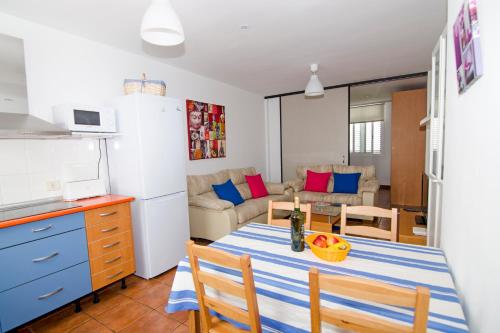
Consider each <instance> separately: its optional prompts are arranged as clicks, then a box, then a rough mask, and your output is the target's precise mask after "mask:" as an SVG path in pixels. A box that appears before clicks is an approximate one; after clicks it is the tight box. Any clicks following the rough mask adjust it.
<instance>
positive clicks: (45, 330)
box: [30, 307, 91, 333]
mask: <svg viewBox="0 0 500 333" xmlns="http://www.w3.org/2000/svg"><path fill="white" fill-rule="evenodd" d="M90 319H91V318H90V316H89V315H88V314H86V313H84V312H79V313H75V312H74V308H73V307H66V308H64V309H62V310H60V311H58V312H56V313H54V314H51V315H50V316H48V317H45V318H42V319H40V320H38V321H36V322H34V323H33V324H31V325H30V328H31V330H32V331H34V332H36V333H40V332H42V333H49V332H57V333H59V332H67V331H69V330H71V329H73V328H76V327H78V326H80V325H82V324H83V323H85V322H86V321H89V320H90Z"/></svg>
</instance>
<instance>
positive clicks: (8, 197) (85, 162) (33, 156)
mask: <svg viewBox="0 0 500 333" xmlns="http://www.w3.org/2000/svg"><path fill="white" fill-rule="evenodd" d="M100 144H101V148H102V149H101V154H102V155H101V157H102V158H101V162H100V178H102V179H104V180H105V182H107V166H106V155H105V154H106V150H105V145H104V142H101V143H100ZM0 157H1V159H0V160H1V162H0V205H7V204H13V203H18V202H23V201H29V200H38V199H45V198H50V197H57V196H61V195H62V188H63V185H64V182H67V181H77V180H86V179H95V178H97V164H98V161H99V140H96V139H81V140H0ZM54 182H55V183H54ZM49 183H52V184H58V185H59V186H58V188H56V189H54V188H51V186H50V184H49Z"/></svg>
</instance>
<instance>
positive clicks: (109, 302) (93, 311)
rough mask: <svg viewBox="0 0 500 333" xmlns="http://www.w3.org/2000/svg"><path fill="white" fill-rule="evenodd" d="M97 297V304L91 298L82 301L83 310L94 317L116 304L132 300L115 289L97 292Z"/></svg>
mask: <svg viewBox="0 0 500 333" xmlns="http://www.w3.org/2000/svg"><path fill="white" fill-rule="evenodd" d="M99 298H100V301H99V303H97V304H94V303H93V302H92V300H93V299H92V298H90V299H88V300H85V301H84V302H83V303H82V309H83V312H85V313H87V314H88V315H90V316H92V317H96V316H98V315H100V314H101V313H103V312H104V311H106V310H108V309H111V308H113V307H115V306H117V305H120V304H126V303H132V302H133V301H132V300H131V299H130V298H129V297H127V296H124V295H122V294H120V293H119V292H118V291H117V290H106V291H104V292H103V293H101V294H99Z"/></svg>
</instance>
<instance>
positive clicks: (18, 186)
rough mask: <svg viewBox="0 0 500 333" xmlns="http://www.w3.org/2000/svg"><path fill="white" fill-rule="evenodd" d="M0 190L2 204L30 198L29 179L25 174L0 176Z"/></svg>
mask: <svg viewBox="0 0 500 333" xmlns="http://www.w3.org/2000/svg"><path fill="white" fill-rule="evenodd" d="M0 190H1V191H2V198H3V204H4V205H9V204H13V203H16V202H23V201H28V200H30V199H31V193H30V181H29V177H28V176H27V175H8V176H0Z"/></svg>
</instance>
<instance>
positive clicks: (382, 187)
mask: <svg viewBox="0 0 500 333" xmlns="http://www.w3.org/2000/svg"><path fill="white" fill-rule="evenodd" d="M380 189H381V190H390V189H391V185H380Z"/></svg>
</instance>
